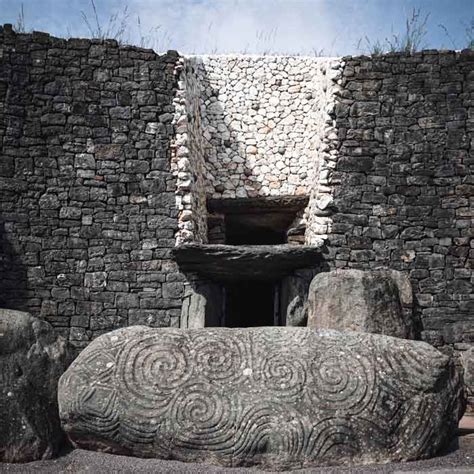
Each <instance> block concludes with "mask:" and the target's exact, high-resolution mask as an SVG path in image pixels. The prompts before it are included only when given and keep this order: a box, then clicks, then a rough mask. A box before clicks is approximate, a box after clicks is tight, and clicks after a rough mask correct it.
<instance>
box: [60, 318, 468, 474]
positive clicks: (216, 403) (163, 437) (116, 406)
mask: <svg viewBox="0 0 474 474" xmlns="http://www.w3.org/2000/svg"><path fill="white" fill-rule="evenodd" d="M461 390H462V389H461V383H460V378H459V376H458V374H457V372H456V369H455V365H454V363H453V361H452V360H451V358H450V357H448V356H445V355H443V354H441V353H440V352H439V351H438V350H436V349H435V348H433V347H432V346H430V345H428V344H426V343H423V342H415V341H408V340H403V339H397V338H392V337H387V336H380V335H373V334H363V333H349V332H348V333H340V332H336V331H317V330H315V329H311V328H301V327H292V328H290V327H265V328H244V329H242V328H238V329H230V328H204V329H188V330H184V329H181V330H180V329H171V328H163V329H151V328H147V327H144V326H133V327H129V328H125V329H119V330H116V331H113V332H110V333H108V334H104V335H102V336H100V337H99V338H97V339H95V340H94V341H93V342H92V343H91V344H90V345H89V346H88V347H87V348H86V349H85V350H84V351H83V352H82V353H81V354H80V355H79V357H78V358H77V359H76V360H75V361H74V362H73V364H72V365H71V366H70V367H69V369H68V370H67V371H66V372H65V373H64V375H63V376H62V377H61V379H60V382H59V407H60V417H61V421H62V424H63V428H64V430H65V431H66V433H67V435H68V437H69V438H70V440H71V441H72V443H73V445H74V446H76V447H79V448H86V449H92V450H99V451H107V452H111V453H117V454H125V455H133V456H138V457H152V458H161V459H175V460H180V461H186V462H205V463H209V464H216V465H220V466H226V467H230V466H258V467H260V468H264V469H271V470H283V469H293V468H299V467H311V466H319V465H344V464H367V463H375V462H390V461H401V460H412V459H419V458H425V457H429V456H432V455H434V454H435V453H436V452H437V451H438V450H439V449H440V448H442V447H444V446H446V445H447V444H448V443H449V442H450V440H451V438H452V437H453V436H454V435H455V433H456V429H457V424H458V420H459V418H460V416H461V414H462V410H463V403H462V397H461V393H462V391H461Z"/></svg>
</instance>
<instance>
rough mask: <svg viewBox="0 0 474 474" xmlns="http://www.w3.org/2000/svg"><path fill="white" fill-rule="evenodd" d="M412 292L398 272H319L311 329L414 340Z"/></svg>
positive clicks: (311, 290) (310, 310)
mask: <svg viewBox="0 0 474 474" xmlns="http://www.w3.org/2000/svg"><path fill="white" fill-rule="evenodd" d="M411 316H412V290H411V285H410V281H409V280H408V277H407V276H406V275H404V274H403V273H401V272H397V271H396V270H373V271H363V270H335V271H331V272H326V273H319V274H317V275H316V276H315V277H314V278H313V281H312V282H311V285H310V288H309V295H308V326H310V327H315V328H317V329H335V330H338V331H361V332H371V333H377V334H385V335H388V336H394V337H401V338H406V339H411V338H412V337H413V321H412V320H411Z"/></svg>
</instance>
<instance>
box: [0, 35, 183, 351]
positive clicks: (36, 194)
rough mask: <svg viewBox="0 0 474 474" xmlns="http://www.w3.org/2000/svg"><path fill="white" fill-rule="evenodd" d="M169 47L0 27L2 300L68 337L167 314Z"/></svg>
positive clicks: (171, 288) (176, 292)
mask: <svg viewBox="0 0 474 474" xmlns="http://www.w3.org/2000/svg"><path fill="white" fill-rule="evenodd" d="M177 60H178V56H177V54H176V53H174V52H168V53H167V54H164V55H158V54H156V53H155V52H153V51H151V50H145V49H140V48H135V47H119V46H118V44H117V42H115V41H105V42H103V41H95V40H92V41H90V40H85V39H71V40H63V39H57V38H53V37H51V36H49V35H47V34H44V33H33V34H15V33H13V32H12V31H11V29H10V28H5V29H1V28H0V244H1V252H0V307H7V308H14V309H20V310H26V311H29V312H31V313H33V314H34V315H39V316H40V317H42V318H44V319H46V320H47V321H48V322H50V323H51V324H52V325H53V326H55V327H56V329H57V331H58V332H59V333H61V334H62V335H64V336H65V337H66V338H67V339H70V340H71V341H72V343H73V344H74V345H75V346H76V347H77V348H78V349H79V348H81V347H85V346H86V345H87V344H88V343H89V341H90V340H91V339H93V338H94V337H96V336H98V335H100V334H102V333H104V332H108V331H110V330H112V329H114V328H118V327H122V326H127V325H129V324H147V325H149V326H176V325H178V323H179V315H180V311H181V304H182V302H181V294H182V292H183V289H184V285H183V280H184V277H183V275H181V274H180V273H179V272H178V269H177V265H176V263H175V262H174V260H173V259H172V256H171V250H172V248H173V247H174V245H175V236H174V234H175V232H176V229H177V211H176V208H175V180H174V178H173V176H172V173H171V171H170V153H171V152H170V137H171V136H172V133H173V126H172V120H173V113H174V105H173V102H172V101H173V97H174V96H175V93H176V87H177V84H176V82H177V80H176V71H175V68H176V62H177Z"/></svg>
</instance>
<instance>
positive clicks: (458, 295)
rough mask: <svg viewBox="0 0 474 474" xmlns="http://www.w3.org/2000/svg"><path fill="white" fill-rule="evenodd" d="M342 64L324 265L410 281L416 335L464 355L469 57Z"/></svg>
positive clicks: (468, 302)
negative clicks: (381, 271) (386, 272)
mask: <svg viewBox="0 0 474 474" xmlns="http://www.w3.org/2000/svg"><path fill="white" fill-rule="evenodd" d="M344 61H345V66H344V69H343V73H342V77H341V78H340V79H339V81H338V82H339V86H340V90H339V91H338V92H337V103H336V106H335V108H334V111H333V112H332V116H333V119H334V125H335V129H336V134H334V135H333V137H332V143H331V145H330V146H331V148H332V149H333V150H335V151H334V154H335V155H337V156H336V158H335V161H336V166H335V169H334V171H333V172H332V173H331V174H330V187H331V188H332V194H333V196H334V200H333V202H332V203H331V205H330V206H329V207H328V210H329V212H328V219H329V221H330V231H329V238H328V247H329V253H328V255H327V259H328V260H329V261H330V262H331V264H332V266H334V267H337V268H345V267H352V268H375V267H379V266H387V267H390V268H393V269H397V270H401V271H404V272H406V273H408V274H409V276H410V279H411V282H412V284H413V288H414V293H415V302H416V308H417V315H418V317H419V327H418V329H419V331H420V335H421V337H422V338H423V339H424V340H426V341H428V342H430V343H433V344H435V345H437V346H443V345H450V346H454V348H455V349H459V350H464V349H466V348H467V347H469V346H470V345H472V343H473V342H474V306H473V305H474V302H473V299H474V295H473V272H472V268H473V261H474V259H473V257H474V249H473V240H472V236H473V230H474V228H473V217H474V216H473V204H474V202H473V199H474V198H473V191H474V182H473V171H474V148H473V145H474V52H472V51H463V52H461V53H455V52H437V51H424V52H423V53H417V54H414V55H412V56H410V55H408V56H407V55H404V54H388V55H385V56H382V57H375V58H367V57H357V58H344ZM324 233H326V232H324Z"/></svg>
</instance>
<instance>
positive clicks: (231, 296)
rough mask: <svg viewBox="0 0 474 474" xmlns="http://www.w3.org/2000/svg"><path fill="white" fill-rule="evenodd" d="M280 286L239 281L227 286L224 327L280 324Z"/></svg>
mask: <svg viewBox="0 0 474 474" xmlns="http://www.w3.org/2000/svg"><path fill="white" fill-rule="evenodd" d="M277 288H278V285H277V284H275V282H268V281H237V282H232V283H229V284H226V285H225V304H224V306H225V308H224V321H223V323H224V324H223V326H226V327H230V328H238V327H255V326H273V325H275V324H279V322H278V308H276V307H275V301H277V300H278V299H277V298H276V297H275V296H276V291H277Z"/></svg>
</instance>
